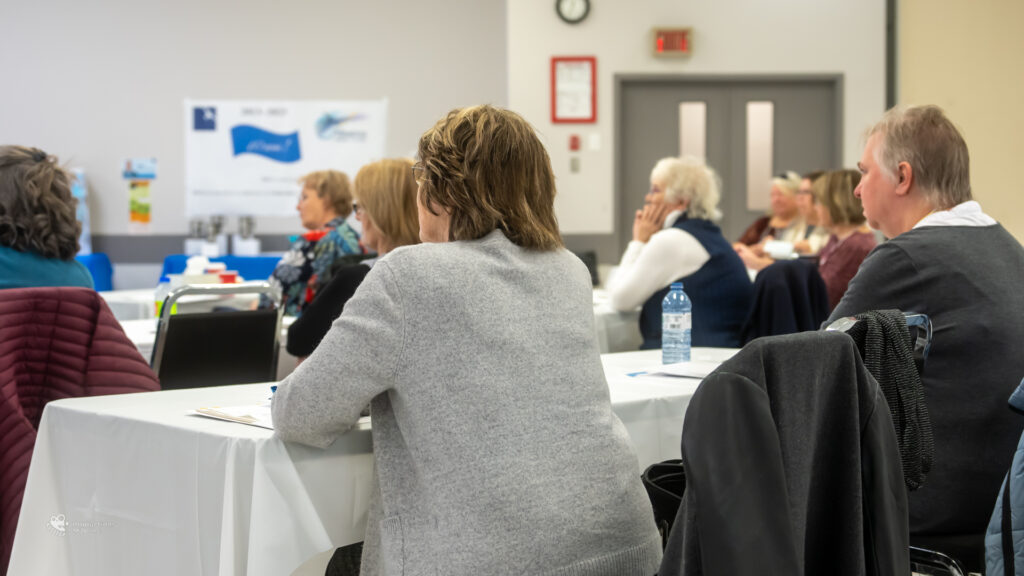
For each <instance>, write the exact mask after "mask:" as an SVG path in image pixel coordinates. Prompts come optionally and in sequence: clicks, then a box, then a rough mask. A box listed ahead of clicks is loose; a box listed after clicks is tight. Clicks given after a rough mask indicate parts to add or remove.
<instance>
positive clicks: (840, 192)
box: [815, 170, 877, 309]
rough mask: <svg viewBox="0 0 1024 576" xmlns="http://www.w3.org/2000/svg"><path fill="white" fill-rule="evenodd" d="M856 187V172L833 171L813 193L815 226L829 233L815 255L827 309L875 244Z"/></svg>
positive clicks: (857, 180)
mask: <svg viewBox="0 0 1024 576" xmlns="http://www.w3.org/2000/svg"><path fill="white" fill-rule="evenodd" d="M859 183H860V173H859V172H857V171H856V170H836V171H834V172H828V173H826V174H825V176H824V177H823V178H822V179H821V180H820V181H819V185H818V186H817V187H816V189H815V196H816V197H817V199H818V202H817V211H818V222H819V223H820V224H821V226H823V227H824V228H825V229H827V230H828V232H829V237H828V243H826V244H825V247H824V248H822V249H821V252H820V253H819V254H818V273H820V274H821V279H822V280H824V281H825V287H826V288H827V289H828V305H829V308H831V309H834V308H835V307H836V305H837V304H839V300H840V299H841V298H842V297H843V294H845V293H846V287H847V286H848V285H849V284H850V280H851V279H852V278H853V277H854V275H856V274H857V270H858V269H859V268H860V264H861V262H863V261H864V259H865V258H867V255H868V254H869V253H870V252H871V251H872V250H873V249H874V248H875V244H876V243H877V242H876V241H875V235H874V233H872V232H871V228H869V227H868V225H867V224H866V223H865V218H864V208H863V207H862V206H861V203H860V198H858V197H857V196H855V195H854V193H853V191H854V189H855V188H856V187H857V185H858V184H859Z"/></svg>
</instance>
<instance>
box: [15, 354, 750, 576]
mask: <svg viewBox="0 0 1024 576" xmlns="http://www.w3.org/2000/svg"><path fill="white" fill-rule="evenodd" d="M732 352H733V351H722V350H710V349H695V351H694V357H695V358H697V359H702V358H714V359H721V358H724V357H727V356H728V355H729V354H731V353H732ZM659 359H660V357H659V355H658V351H648V352H633V353H627V354H615V355H606V356H603V357H602V360H603V362H604V365H605V371H606V375H607V378H608V381H609V387H610V390H611V398H612V405H613V408H614V410H615V413H616V414H617V415H618V416H619V418H620V419H621V420H622V422H623V423H624V424H625V426H626V429H627V430H628V431H629V434H630V437H631V438H632V440H633V442H634V444H635V446H636V448H637V453H638V456H639V463H640V467H641V468H643V467H646V466H647V465H649V464H651V463H653V462H657V461H661V460H664V459H668V458H678V457H679V435H680V433H681V430H682V419H683V414H684V413H685V410H686V406H687V404H688V402H689V399H690V396H691V395H692V394H693V391H694V389H695V388H696V385H697V381H696V380H689V379H675V378H667V377H662V378H658V377H651V376H628V375H627V374H628V373H631V372H635V371H637V370H640V369H643V368H646V367H648V366H650V365H652V364H657V362H658V361H659ZM269 392H270V390H269V385H268V384H251V385H241V386H228V387H220V388H201V389H193V390H173V391H166V392H153V393H144V394H131V395H121V396H102V397H92V398H75V399H68V400H60V401H56V402H51V403H50V404H49V405H47V407H46V410H45V412H44V414H43V418H42V422H41V424H40V429H39V436H38V437H37V439H36V445H35V452H34V453H33V456H32V465H31V469H30V472H29V477H28V484H27V486H26V490H25V496H24V501H23V502H22V508H21V516H20V518H19V522H18V530H17V535H16V538H15V542H14V550H13V556H12V559H11V564H10V572H9V573H10V574H13V575H21V574H32V575H34V574H59V575H61V576H72V575H92V574H95V575H104V576H106V575H108V574H142V573H145V574H154V575H163V574H168V575H171V574H174V575H177V574H251V575H256V576H259V575H264V574H267V575H274V576H279V575H283V574H289V573H290V572H291V571H292V570H293V569H294V568H295V567H296V566H298V565H299V564H301V563H302V562H304V561H305V560H307V559H308V558H310V557H312V556H314V555H315V554H318V553H320V552H323V551H325V550H329V549H331V548H334V547H337V546H342V545H346V544H350V543H353V542H357V541H360V540H362V538H363V532H364V530H365V525H366V514H367V505H368V502H369V495H370V493H371V489H372V482H373V455H372V452H371V450H372V447H371V439H370V430H369V424H361V425H359V426H358V427H357V428H356V429H355V430H353V431H351V432H350V433H348V434H345V435H344V436H342V437H341V438H339V439H338V440H337V441H336V442H335V443H334V444H333V445H332V446H331V447H329V448H328V449H327V450H318V449H315V448H309V447H305V446H301V445H298V444H291V443H288V444H286V443H284V442H281V441H280V440H278V439H276V438H273V437H272V433H271V431H270V430H265V429H262V428H256V427H252V426H245V425H242V424H235V423H231V422H222V421H218V420H212V419H207V418H203V417H199V416H192V415H189V414H188V413H189V412H190V411H191V410H192V409H194V408H196V407H201V406H217V405H220V406H235V405H246V404H255V403H260V402H265V401H266V400H267V397H268V394H269ZM637 472H638V473H639V472H640V470H637Z"/></svg>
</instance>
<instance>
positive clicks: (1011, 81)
mask: <svg viewBox="0 0 1024 576" xmlns="http://www.w3.org/2000/svg"><path fill="white" fill-rule="evenodd" d="M898 9H899V13H898V16H897V22H898V28H897V34H898V39H897V45H898V52H897V54H898V60H899V62H898V68H897V99H898V101H899V102H900V103H901V104H937V105H939V106H941V107H943V108H944V109H945V110H946V112H947V113H948V114H949V116H950V118H952V119H953V121H954V122H955V123H956V124H957V125H958V126H959V127H960V129H961V130H962V131H963V135H964V138H965V139H966V140H967V145H968V147H969V148H970V152H971V186H972V188H973V190H974V197H975V199H977V200H978V201H979V202H981V204H982V206H983V207H984V209H985V211H986V212H987V213H988V214H990V215H991V216H992V217H993V218H995V219H996V220H999V221H1000V222H1002V223H1003V225H1004V226H1005V227H1006V228H1007V229H1008V230H1009V231H1010V232H1011V233H1013V235H1014V236H1016V237H1017V239H1018V240H1021V241H1024V194H1022V192H1021V189H1022V188H1024V185H1022V183H1021V182H1022V179H1021V176H1020V172H1019V171H1018V170H1017V168H1019V167H1020V163H1021V162H1024V105H1022V100H1021V97H1022V95H1024V65H1022V64H1021V58H1024V35H1022V34H1021V30H1020V27H1021V24H1022V23H1024V2H1021V1H1020V0H977V1H973V2H966V1H964V0H900V1H899V4H898Z"/></svg>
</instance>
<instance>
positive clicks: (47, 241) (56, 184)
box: [0, 146, 93, 288]
mask: <svg viewBox="0 0 1024 576" xmlns="http://www.w3.org/2000/svg"><path fill="white" fill-rule="evenodd" d="M75 202H76V200H75V198H74V197H73V196H72V195H71V177H70V176H69V175H68V173H67V172H65V171H64V170H63V169H62V168H61V167H60V166H58V165H57V159H56V158H55V157H53V156H50V155H48V154H47V153H46V152H43V151H42V150H40V149H38V148H28V147H25V146H0V288H32V287H37V286H81V287H85V288H92V287H93V281H92V275H91V274H90V273H89V270H88V269H86V267H85V266H83V265H82V264H81V263H79V262H78V261H77V260H75V255H76V254H77V253H78V248H79V245H78V237H79V235H80V234H81V232H82V224H81V223H80V222H79V221H78V220H76V219H75Z"/></svg>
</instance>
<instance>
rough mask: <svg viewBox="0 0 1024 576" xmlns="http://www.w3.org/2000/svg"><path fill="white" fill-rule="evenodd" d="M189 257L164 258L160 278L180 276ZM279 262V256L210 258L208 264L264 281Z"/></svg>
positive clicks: (172, 256) (170, 256)
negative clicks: (221, 265) (219, 265)
mask: <svg viewBox="0 0 1024 576" xmlns="http://www.w3.org/2000/svg"><path fill="white" fill-rule="evenodd" d="M188 259H189V257H188V256H187V255H185V254H171V255H169V256H167V257H166V258H164V269H163V271H162V272H161V273H160V275H161V276H167V275H168V274H181V273H182V272H184V271H185V262H186V261H188ZM280 260H281V258H280V257H279V256H230V255H229V256H218V257H216V258H210V262H223V263H224V265H225V266H227V267H228V270H236V271H238V274H239V275H240V276H241V277H242V278H245V279H246V280H266V279H267V278H270V274H271V273H272V272H273V271H274V267H276V266H277V263H278V262H279V261H280Z"/></svg>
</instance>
